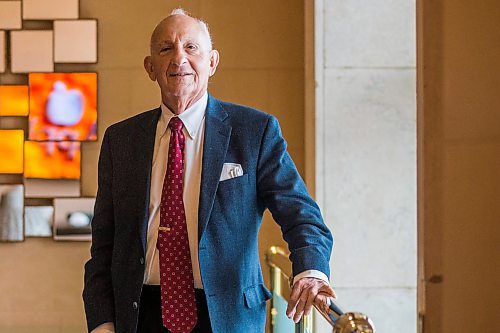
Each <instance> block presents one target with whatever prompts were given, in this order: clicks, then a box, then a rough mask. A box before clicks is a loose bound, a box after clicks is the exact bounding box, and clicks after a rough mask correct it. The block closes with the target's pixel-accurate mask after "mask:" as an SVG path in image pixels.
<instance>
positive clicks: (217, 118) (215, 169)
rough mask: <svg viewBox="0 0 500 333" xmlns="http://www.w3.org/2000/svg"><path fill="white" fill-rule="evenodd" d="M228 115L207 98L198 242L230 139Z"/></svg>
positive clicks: (205, 222)
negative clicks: (226, 121)
mask: <svg viewBox="0 0 500 333" xmlns="http://www.w3.org/2000/svg"><path fill="white" fill-rule="evenodd" d="M227 116H228V114H227V113H226V111H224V109H223V108H222V105H221V104H220V103H219V101H218V100H216V99H215V98H213V97H212V96H211V95H209V96H208V104H207V111H206V114H205V141H204V143H203V161H202V171H201V188H200V202H199V208H198V241H199V240H200V239H201V236H202V235H203V232H204V231H205V227H206V225H207V223H208V220H209V217H210V213H211V211H212V207H213V203H214V198H215V192H216V191H217V186H218V184H219V179H220V175H221V172H222V166H223V164H224V159H225V158H226V152H227V148H228V145H229V138H230V137H231V126H229V125H228V124H226V123H224V120H225V119H226V118H227Z"/></svg>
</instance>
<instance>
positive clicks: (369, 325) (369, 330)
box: [333, 312, 375, 333]
mask: <svg viewBox="0 0 500 333" xmlns="http://www.w3.org/2000/svg"><path fill="white" fill-rule="evenodd" d="M333 332H334V333H375V326H374V325H373V322H372V320H371V319H370V318H368V317H367V316H366V315H364V314H362V313H359V312H346V313H344V314H343V315H342V316H340V317H339V318H338V319H337V321H336V322H335V327H334V329H333Z"/></svg>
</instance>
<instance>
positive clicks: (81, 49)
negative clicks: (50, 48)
mask: <svg viewBox="0 0 500 333" xmlns="http://www.w3.org/2000/svg"><path fill="white" fill-rule="evenodd" d="M54 61H55V62H61V63H96V62H97V21H96V20H65V21H54Z"/></svg>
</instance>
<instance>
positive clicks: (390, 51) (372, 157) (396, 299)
mask: <svg viewBox="0 0 500 333" xmlns="http://www.w3.org/2000/svg"><path fill="white" fill-rule="evenodd" d="M415 16H416V9H415V0H411V1H404V0H379V1H374V0H368V1H367V0H316V1H315V33H316V40H315V41H316V44H315V51H316V82H317V91H316V113H315V119H316V151H315V152H316V163H317V164H316V186H315V188H316V198H317V199H318V202H319V203H320V206H321V208H322V211H323V214H324V216H325V220H326V222H327V224H328V225H329V226H330V227H331V229H332V231H333V234H334V237H335V247H334V253H333V258H332V263H331V269H332V281H333V285H334V287H335V289H336V290H337V292H338V295H339V303H340V304H341V305H343V307H344V308H345V310H353V311H360V312H364V313H365V314H367V315H369V316H370V317H371V318H372V319H373V320H374V322H375V325H376V327H377V331H378V332H383V333H400V332H405V333H412V332H416V331H417V309H416V286H417V217H416V214H417V213H416V91H415V90H416V82H415V81H416V68H415V67H416V63H415V58H416V56H415V54H416V48H415V40H416V37H415V35H416V30H415ZM317 321H318V323H317V327H318V329H319V330H318V331H319V332H328V329H327V328H326V327H324V325H322V324H321V323H320V322H321V319H319V320H317Z"/></svg>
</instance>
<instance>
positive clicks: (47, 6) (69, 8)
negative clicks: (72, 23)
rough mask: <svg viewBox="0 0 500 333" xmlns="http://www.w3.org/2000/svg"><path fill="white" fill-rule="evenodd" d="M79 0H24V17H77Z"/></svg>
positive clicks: (34, 18)
mask: <svg viewBox="0 0 500 333" xmlns="http://www.w3.org/2000/svg"><path fill="white" fill-rule="evenodd" d="M77 18H78V0H23V19H25V20H55V19H77Z"/></svg>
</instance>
